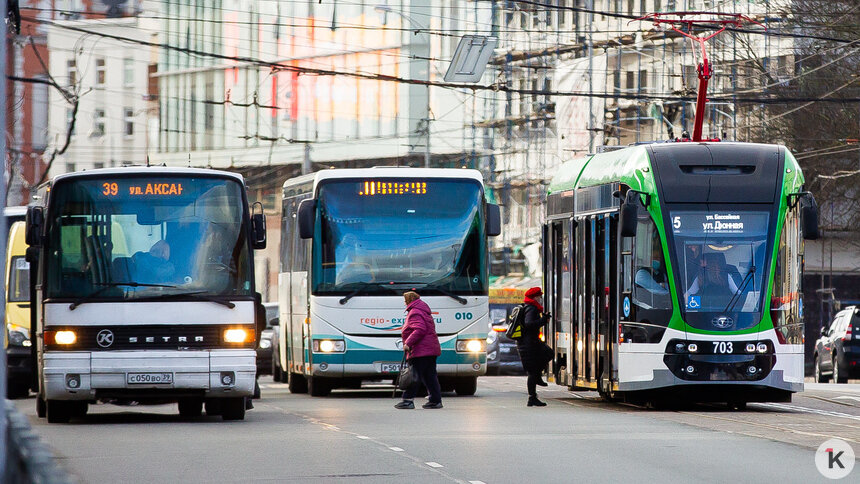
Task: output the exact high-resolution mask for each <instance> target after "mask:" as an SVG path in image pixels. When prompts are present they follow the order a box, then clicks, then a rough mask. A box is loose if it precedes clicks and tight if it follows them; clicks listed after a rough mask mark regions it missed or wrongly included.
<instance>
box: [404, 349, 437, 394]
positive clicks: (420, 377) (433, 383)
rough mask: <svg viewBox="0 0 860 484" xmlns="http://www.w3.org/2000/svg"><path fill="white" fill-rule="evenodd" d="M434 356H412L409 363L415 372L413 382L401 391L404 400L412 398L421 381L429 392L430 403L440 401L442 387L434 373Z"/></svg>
mask: <svg viewBox="0 0 860 484" xmlns="http://www.w3.org/2000/svg"><path fill="white" fill-rule="evenodd" d="M436 358H437V357H436V356H419V357H417V358H412V359H411V360H409V363H410V364H411V365H412V371H414V372H415V376H416V379H415V383H413V384H412V386H411V387H409V388H407V389H406V390H405V391H404V392H403V399H404V400H412V399H413V398H415V394H416V393H418V389H419V388H420V385H421V384H422V383H423V384H424V386H425V387H427V392H428V393H430V403H441V402H442V388H441V387H440V386H439V376H438V375H437V374H436Z"/></svg>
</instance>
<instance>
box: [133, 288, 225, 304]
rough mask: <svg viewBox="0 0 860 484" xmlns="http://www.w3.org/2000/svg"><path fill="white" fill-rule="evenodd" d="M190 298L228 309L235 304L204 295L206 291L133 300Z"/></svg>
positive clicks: (155, 295) (156, 295)
mask: <svg viewBox="0 0 860 484" xmlns="http://www.w3.org/2000/svg"><path fill="white" fill-rule="evenodd" d="M167 287H176V286H167ZM186 297H187V298H190V299H196V300H198V301H207V302H213V303H215V304H220V305H222V306H227V307H228V308H230V309H233V308H235V307H236V304H234V303H232V302H230V301H225V300H223V299H220V298H218V297H216V296H213V295H211V294H206V291H190V292H171V293H169V294H154V295H152V296H146V297H141V298H137V299H135V301H163V300H165V299H180V298H186Z"/></svg>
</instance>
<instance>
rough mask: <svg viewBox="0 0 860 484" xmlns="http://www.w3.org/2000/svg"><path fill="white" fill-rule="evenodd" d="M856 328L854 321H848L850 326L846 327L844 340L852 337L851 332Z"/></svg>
mask: <svg viewBox="0 0 860 484" xmlns="http://www.w3.org/2000/svg"><path fill="white" fill-rule="evenodd" d="M853 329H854V323H848V327H847V328H845V336H843V337H842V341H848V340H850V339H851V332H852V331H853Z"/></svg>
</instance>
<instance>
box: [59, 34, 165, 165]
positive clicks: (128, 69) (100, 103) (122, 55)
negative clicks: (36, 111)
mask: <svg viewBox="0 0 860 484" xmlns="http://www.w3.org/2000/svg"><path fill="white" fill-rule="evenodd" d="M149 22H152V21H151V20H150V21H149ZM157 26H158V24H157V23H149V24H147V20H145V19H142V18H138V17H125V18H88V19H79V20H57V21H55V25H54V26H52V27H51V28H50V29H49V30H48V49H49V51H50V52H51V60H50V67H51V75H52V77H53V79H54V80H55V81H56V82H57V84H59V86H60V87H61V88H62V89H63V92H61V91H60V90H59V89H52V90H51V92H50V95H49V98H50V106H51V108H50V123H49V129H48V133H49V139H50V143H51V144H52V145H54V147H55V148H58V149H61V148H62V146H64V144H65V143H66V139H67V138H68V140H69V143H68V147H67V148H66V150H65V152H64V153H63V154H61V155H59V156H57V157H56V159H55V161H54V163H53V165H52V166H51V169H50V173H51V174H56V173H63V172H68V171H76V170H82V169H88V168H89V169H92V168H104V167H111V166H122V165H126V164H144V163H146V161H147V152H148V149H149V148H150V144H149V136H148V133H147V130H148V125H149V121H148V120H149V119H151V118H154V117H155V116H156V115H157V109H156V108H157V105H156V104H155V103H154V102H153V101H154V96H153V95H154V93H153V92H152V90H151V88H150V76H149V73H150V69H154V67H155V63H154V62H153V60H152V48H151V47H149V46H147V45H144V44H143V43H145V42H157V39H158V35H157ZM121 39H122V40H121ZM125 39H128V40H125ZM136 42H140V43H136ZM76 103H77V108H76V107H75V104H76ZM72 126H73V129H72Z"/></svg>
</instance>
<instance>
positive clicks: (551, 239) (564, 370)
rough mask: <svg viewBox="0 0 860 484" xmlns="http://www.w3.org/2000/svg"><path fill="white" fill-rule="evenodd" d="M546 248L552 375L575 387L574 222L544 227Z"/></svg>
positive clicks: (562, 222) (554, 223) (548, 337)
mask: <svg viewBox="0 0 860 484" xmlns="http://www.w3.org/2000/svg"><path fill="white" fill-rule="evenodd" d="M545 230H546V233H545V234H544V240H546V241H548V243H547V245H546V246H545V247H544V250H545V253H544V260H545V272H544V274H545V277H546V279H545V284H546V292H547V300H546V303H547V308H546V309H547V310H548V311H549V312H551V313H552V315H553V319H552V322H551V324H550V325H549V327H548V328H547V334H546V341H547V344H549V345H550V346H552V348H553V349H554V350H555V358H554V360H553V362H552V368H551V370H552V372H553V374H554V375H555V378H556V383H558V384H561V385H570V384H572V378H571V369H570V363H569V355H571V354H572V351H571V331H572V329H573V328H572V320H573V318H572V316H573V315H572V311H571V310H572V305H573V300H572V298H573V273H574V270H573V264H574V259H573V232H574V224H573V220H571V219H566V220H560V221H555V222H553V223H552V224H548V225H547V226H546V227H545Z"/></svg>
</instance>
